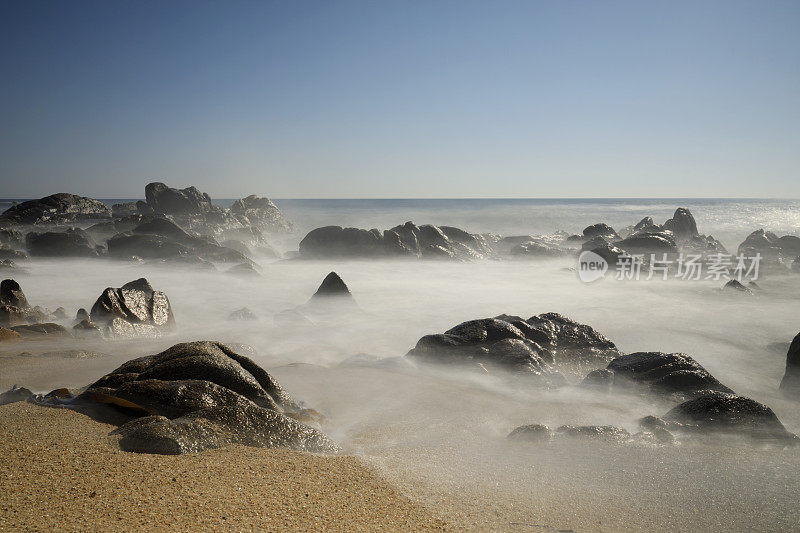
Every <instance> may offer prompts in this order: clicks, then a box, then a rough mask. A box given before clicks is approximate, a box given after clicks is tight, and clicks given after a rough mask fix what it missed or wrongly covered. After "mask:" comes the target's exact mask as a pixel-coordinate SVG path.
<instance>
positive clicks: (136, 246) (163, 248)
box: [108, 233, 194, 259]
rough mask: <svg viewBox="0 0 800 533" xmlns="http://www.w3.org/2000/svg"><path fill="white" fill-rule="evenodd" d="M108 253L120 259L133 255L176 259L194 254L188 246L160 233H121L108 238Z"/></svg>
mask: <svg viewBox="0 0 800 533" xmlns="http://www.w3.org/2000/svg"><path fill="white" fill-rule="evenodd" d="M108 254H109V255H110V256H111V257H114V258H118V259H128V258H130V257H132V256H136V257H141V258H142V259H176V258H179V257H184V256H193V255H194V252H193V251H192V250H191V249H190V248H189V247H187V246H184V245H183V244H179V243H177V242H174V241H172V240H170V239H168V238H166V237H163V236H160V235H142V234H133V233H120V234H118V235H115V236H114V237H112V238H111V239H109V240H108Z"/></svg>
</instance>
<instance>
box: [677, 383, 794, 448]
mask: <svg viewBox="0 0 800 533" xmlns="http://www.w3.org/2000/svg"><path fill="white" fill-rule="evenodd" d="M663 418H664V420H666V421H675V422H679V423H682V424H691V425H694V426H697V428H698V429H699V430H701V431H705V432H721V433H733V434H737V435H743V436H749V437H752V438H755V439H758V440H778V441H784V442H796V441H797V437H796V436H795V435H793V434H791V433H789V432H788V431H786V428H784V427H783V424H781V422H780V420H778V417H777V416H775V413H773V412H772V409H770V408H769V407H767V406H766V405H763V404H760V403H758V402H756V401H755V400H751V399H750V398H746V397H744V396H737V395H736V394H729V393H723V392H715V393H711V394H708V395H705V396H701V397H699V398H695V399H694V400H689V401H687V402H684V403H682V404H680V405H678V406H677V407H675V408H673V409H672V410H671V411H669V412H668V413H667V414H666V415H664V417H663Z"/></svg>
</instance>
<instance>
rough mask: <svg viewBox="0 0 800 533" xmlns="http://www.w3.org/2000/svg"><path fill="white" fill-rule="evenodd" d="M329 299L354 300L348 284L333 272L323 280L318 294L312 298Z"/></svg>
mask: <svg viewBox="0 0 800 533" xmlns="http://www.w3.org/2000/svg"><path fill="white" fill-rule="evenodd" d="M328 297H345V298H352V297H353V295H352V294H351V293H350V289H348V288H347V284H346V283H345V282H344V281H343V280H342V278H340V277H339V274H337V273H336V272H331V273H330V274H328V275H327V276H325V279H323V280H322V283H321V284H320V286H319V288H318V289H317V292H315V293H314V295H313V296H312V297H311V298H312V299H313V298H328Z"/></svg>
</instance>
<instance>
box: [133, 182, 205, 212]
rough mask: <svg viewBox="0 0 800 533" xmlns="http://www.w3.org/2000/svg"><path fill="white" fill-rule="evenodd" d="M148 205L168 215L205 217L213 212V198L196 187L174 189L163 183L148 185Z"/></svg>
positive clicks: (146, 190) (146, 188)
mask: <svg viewBox="0 0 800 533" xmlns="http://www.w3.org/2000/svg"><path fill="white" fill-rule="evenodd" d="M144 194H145V198H146V200H147V205H149V206H150V207H152V208H153V211H154V212H156V213H163V214H166V215H170V214H176V215H203V214H206V213H209V212H211V211H212V210H213V206H212V205H211V197H210V196H209V195H208V194H206V193H201V192H200V191H198V190H197V188H196V187H187V188H185V189H173V188H172V187H168V186H166V185H165V184H163V183H160V182H154V183H148V184H147V186H145V188H144Z"/></svg>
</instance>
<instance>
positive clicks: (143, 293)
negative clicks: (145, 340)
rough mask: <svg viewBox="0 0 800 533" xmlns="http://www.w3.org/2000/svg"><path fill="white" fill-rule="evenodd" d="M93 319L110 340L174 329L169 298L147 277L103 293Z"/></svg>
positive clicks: (93, 312) (92, 314)
mask: <svg viewBox="0 0 800 533" xmlns="http://www.w3.org/2000/svg"><path fill="white" fill-rule="evenodd" d="M91 320H92V321H94V322H96V323H97V324H98V325H99V327H101V328H102V329H103V330H104V331H105V333H106V335H108V336H111V337H139V336H144V337H155V336H159V335H160V334H161V333H162V332H163V331H166V330H170V329H173V328H174V327H175V319H174V317H173V315H172V308H171V307H170V304H169V300H168V299H167V295H166V294H164V293H163V292H160V291H155V290H153V288H152V287H151V286H150V283H148V281H147V280H146V279H144V278H140V279H137V280H134V281H131V282H129V283H126V284H125V285H123V286H122V287H120V288H113V287H108V288H107V289H106V290H104V291H103V294H102V295H100V297H99V298H98V299H97V301H96V302H95V303H94V305H93V306H92V311H91ZM88 326H89V325H86V327H84V328H82V329H91V328H90V327H88Z"/></svg>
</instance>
